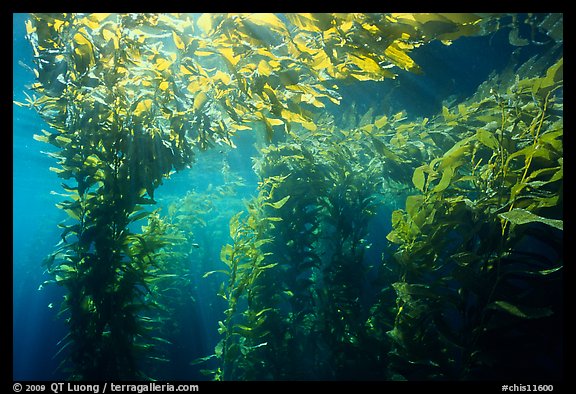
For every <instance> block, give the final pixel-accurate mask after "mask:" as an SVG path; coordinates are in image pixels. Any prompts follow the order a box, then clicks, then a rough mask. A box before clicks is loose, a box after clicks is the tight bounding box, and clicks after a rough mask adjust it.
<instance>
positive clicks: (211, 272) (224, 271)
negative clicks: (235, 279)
mask: <svg viewBox="0 0 576 394" xmlns="http://www.w3.org/2000/svg"><path fill="white" fill-rule="evenodd" d="M218 272H219V273H223V274H226V275H228V276H230V273H229V272H228V271H226V270H214V271H208V272H206V273H205V274H204V275H202V278H207V277H209V276H210V275H212V274H215V273H218Z"/></svg>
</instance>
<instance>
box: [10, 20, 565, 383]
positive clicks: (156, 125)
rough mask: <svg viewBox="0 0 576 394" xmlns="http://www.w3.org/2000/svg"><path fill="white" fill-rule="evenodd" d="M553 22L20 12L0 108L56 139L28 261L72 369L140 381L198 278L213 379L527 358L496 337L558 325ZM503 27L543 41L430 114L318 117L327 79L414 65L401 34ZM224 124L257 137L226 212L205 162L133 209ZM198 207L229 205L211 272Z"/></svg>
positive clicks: (475, 374)
mask: <svg viewBox="0 0 576 394" xmlns="http://www.w3.org/2000/svg"><path fill="white" fill-rule="evenodd" d="M561 25H562V15H561V14H530V15H526V16H523V17H519V16H517V15H508V14H456V13H455V14H442V13H426V14H405V13H398V14H393V13H392V14H355V13H347V14H320V13H309V14H282V15H281V14H266V13H263V14H201V15H189V14H32V15H31V17H30V20H29V21H27V23H26V31H27V38H28V40H29V41H30V43H31V45H32V49H33V56H34V62H35V69H33V72H34V73H35V77H36V82H35V83H34V84H32V86H31V89H32V90H33V91H34V92H35V94H33V95H32V96H28V100H27V102H26V103H25V104H23V103H17V104H19V105H27V106H29V107H31V108H34V109H35V110H36V111H37V112H38V113H39V114H40V116H41V117H42V119H43V120H44V121H45V122H46V123H47V124H48V125H49V126H50V129H49V130H42V131H41V132H40V133H38V134H36V135H35V136H34V138H35V139H36V140H38V141H41V142H46V143H49V144H51V145H53V146H54V147H56V148H57V149H56V151H55V152H54V153H50V154H49V155H50V156H51V157H52V158H54V159H56V160H57V165H56V166H55V167H52V168H51V169H52V170H53V171H54V172H56V173H57V175H58V176H59V177H60V178H62V179H64V180H66V181H65V182H66V183H62V187H63V189H64V192H65V193H66V194H63V196H64V197H65V200H63V201H61V202H59V203H58V204H57V207H58V208H59V209H61V210H63V211H64V212H66V213H67V214H68V216H69V218H68V220H67V221H65V222H63V223H62V224H60V225H59V226H60V227H61V228H62V233H61V239H62V240H61V242H60V243H59V245H57V247H56V250H55V251H54V253H52V254H51V255H50V256H49V257H48V259H47V261H46V266H47V268H48V272H49V273H50V274H52V275H53V278H54V280H53V281H54V282H56V283H57V284H59V285H61V286H63V287H65V289H66V291H67V293H66V296H65V301H64V303H63V305H62V311H61V312H62V313H65V314H66V315H67V316H68V318H67V322H68V324H69V327H70V334H69V335H68V336H67V337H66V338H65V339H64V340H63V342H62V344H61V345H62V348H61V349H62V350H61V351H62V352H63V353H65V354H67V357H66V359H65V361H67V363H66V364H67V365H68V366H69V367H70V376H71V378H74V379H92V380H98V379H105V380H109V379H147V378H148V376H147V375H146V374H145V372H144V369H146V368H145V367H144V366H143V364H142V363H141V360H142V359H143V357H144V356H143V354H147V355H148V357H149V358H150V360H154V361H161V360H165V361H167V362H171V361H173V360H170V359H169V357H167V356H166V354H167V353H169V349H170V348H173V345H172V343H173V340H174V339H175V338H177V337H178V336H179V335H180V336H182V335H185V334H182V332H183V330H185V328H184V327H181V326H177V325H172V326H168V325H167V324H166V321H167V320H169V319H170V318H174V316H175V315H177V313H178V310H183V309H185V308H186V307H187V305H188V304H187V303H188V302H191V299H192V297H193V295H191V293H192V292H193V291H194V286H196V285H197V283H198V282H197V279H202V277H203V278H208V279H207V280H216V279H215V278H222V281H221V285H220V286H219V289H216V288H215V289H214V293H218V295H219V296H220V297H221V298H222V300H223V301H224V302H225V303H226V309H225V310H224V313H223V317H222V319H221V321H220V322H219V325H218V328H217V330H218V332H219V334H220V335H221V340H220V341H219V342H218V343H217V345H216V346H215V349H214V354H213V355H208V356H206V357H204V358H201V359H199V360H197V361H198V362H201V361H207V360H211V361H212V362H218V363H219V364H218V366H217V367H216V368H215V369H214V370H212V371H211V373H212V376H213V377H214V378H215V379H217V380H239V379H242V380H253V379H256V380H265V379H282V380H286V379H380V380H381V379H401V378H403V379H409V380H411V379H478V378H483V377H486V376H489V377H490V376H492V377H493V376H494V375H493V374H491V373H490V371H489V369H490V368H496V369H498V370H500V371H502V375H501V376H502V377H504V376H506V377H509V376H508V375H505V374H506V373H511V374H512V376H516V375H514V374H516V373H518V371H519V370H520V369H521V368H527V367H529V364H530V363H531V362H532V361H534V356H533V355H534V354H538V352H535V353H532V355H531V354H524V353H522V356H524V355H525V356H526V357H523V358H524V359H525V360H524V361H523V363H520V364H519V366H510V365H509V364H510V363H511V361H510V359H509V358H508V356H507V355H506V352H512V351H518V349H520V346H519V344H520V343H529V344H530V346H531V349H538V350H542V351H543V352H545V351H546V349H545V347H546V344H547V343H548V342H546V343H545V341H543V340H542V338H540V336H539V335H537V333H538V329H539V328H541V327H542V326H545V325H546V324H549V325H550V327H552V328H551V329H553V330H557V325H558V320H559V318H558V316H559V311H558V304H557V303H555V301H556V300H557V299H558V297H559V294H557V293H555V292H554V291H553V289H554V287H555V285H556V284H557V283H558V281H559V280H561V276H562V269H561V266H562V264H561V260H562V252H561V248H560V247H559V245H560V246H561V244H562V240H561V231H562V228H563V221H562V220H563V218H562V215H563V211H562V181H563V140H562V138H563V123H562V116H563V106H562V102H563V95H562V92H563V60H562V58H561V55H558V53H559V52H561V51H560V50H561V45H562V32H561V28H559V26H561ZM504 28H505V29H507V34H508V36H507V37H508V40H509V42H510V43H511V44H512V45H515V46H519V47H526V46H530V45H532V44H533V43H538V44H546V43H545V41H548V42H549V43H550V46H552V47H553V50H552V51H551V52H550V53H552V54H553V55H554V56H556V57H555V58H553V60H552V62H550V59H546V61H544V60H542V59H540V58H532V59H529V60H528V61H527V62H526V63H524V65H522V66H520V67H517V68H514V67H510V68H508V70H506V72H507V73H508V74H507V75H508V76H509V75H513V77H512V78H504V77H501V79H498V76H494V78H492V79H490V80H488V81H486V82H485V83H484V84H483V85H481V86H480V87H479V89H478V92H477V93H476V94H475V95H474V96H472V97H471V98H469V99H468V100H466V101H463V102H460V103H456V104H453V105H452V104H447V103H446V104H445V105H444V106H443V108H442V110H441V112H440V113H438V114H436V115H435V116H431V117H430V118H424V119H421V118H420V119H412V118H409V117H408V115H407V113H406V112H405V111H401V112H398V113H396V114H394V113H382V112H377V111H379V110H377V109H374V108H370V109H369V110H368V111H367V112H365V113H364V115H362V116H359V114H358V113H356V111H355V109H354V107H352V106H350V107H349V109H350V111H348V112H346V111H342V113H340V114H338V116H337V117H336V116H331V115H329V114H328V112H329V111H327V109H328V107H332V106H335V105H339V104H340V102H341V101H342V97H341V95H340V93H339V92H338V89H337V86H338V85H337V84H336V82H337V81H347V82H359V81H382V80H384V79H387V78H395V77H396V76H397V74H398V73H405V72H408V73H416V74H418V73H421V72H422V71H423V70H422V69H421V67H420V66H419V65H418V64H417V63H416V62H415V61H414V60H413V58H412V57H411V56H410V54H411V52H412V51H414V50H416V48H418V47H421V46H424V45H427V44H429V43H432V42H435V41H440V42H442V43H443V44H445V45H449V44H450V43H451V42H452V41H454V40H457V39H459V38H460V37H466V36H480V35H485V34H491V33H493V32H496V31H498V30H499V29H504ZM527 30H529V31H530V34H527ZM36 95H39V97H37V96H36ZM351 112H353V113H351ZM241 130H253V131H255V133H257V134H259V135H258V140H259V141H260V144H259V152H258V157H257V158H255V160H254V171H255V172H256V175H257V176H258V178H259V181H260V182H259V184H258V189H257V195H256V196H255V197H254V198H253V199H251V200H250V201H248V202H247V206H246V209H245V212H242V211H240V212H238V213H237V214H234V215H232V212H231V209H232V207H233V208H234V209H239V207H238V205H239V204H223V205H220V206H218V209H216V208H214V207H215V206H216V205H214V204H216V202H217V201H218V199H219V198H220V197H231V196H233V193H234V192H235V190H236V187H237V186H238V185H239V184H240V183H239V182H240V181H239V180H238V179H235V178H234V177H233V176H232V172H231V171H230V168H229V167H227V164H226V163H224V162H223V161H222V162H220V164H218V165H220V166H221V167H222V172H223V174H224V176H225V178H226V179H225V185H223V186H220V187H218V188H216V189H215V190H211V191H208V190H206V191H205V192H203V193H196V192H189V193H188V194H187V195H186V196H185V197H184V198H182V199H179V200H178V201H177V202H174V203H173V204H172V205H170V206H169V207H168V209H167V212H166V214H164V215H162V214H161V211H159V210H154V211H152V212H149V211H148V210H146V209H145V207H146V206H148V205H151V204H155V203H156V200H157V197H156V196H155V191H156V190H157V188H158V187H159V186H160V185H161V184H162V183H163V182H164V181H165V179H168V178H170V176H171V175H172V174H173V172H174V171H182V170H184V169H187V168H189V167H191V166H192V164H193V163H194V161H195V158H196V155H197V154H200V153H202V151H205V150H207V149H209V148H211V147H214V146H216V145H222V146H224V145H225V146H227V147H230V148H231V149H233V148H235V147H236V143H235V141H237V140H236V139H235V137H236V135H237V134H238V132H239V131H241ZM193 170H194V169H193ZM398 196H401V197H406V198H405V205H404V209H398V210H395V211H394V212H392V213H391V217H390V219H391V220H390V222H391V225H392V230H391V231H390V232H388V234H387V235H386V236H385V237H384V235H380V237H381V239H382V241H384V240H386V241H388V242H389V243H390V250H387V251H386V253H382V261H380V258H378V264H377V265H378V266H375V265H374V264H366V262H365V255H366V254H367V251H368V250H369V248H370V246H371V245H370V242H369V241H368V239H369V236H372V239H374V237H375V235H374V234H369V228H370V224H371V219H372V218H374V217H375V216H376V214H377V212H378V210H379V209H380V208H382V207H384V206H385V205H386V199H388V198H394V199H395V200H397V199H398ZM226 202H228V200H226ZM236 202H238V201H236ZM224 205H227V207H226V208H225V207H224ZM213 211H218V214H219V215H221V216H218V218H219V219H218V220H221V219H222V217H224V216H227V217H231V220H230V222H229V236H230V240H229V241H228V243H226V244H225V246H223V248H222V249H221V251H220V253H219V255H220V260H221V261H222V262H223V264H224V265H223V266H222V267H221V268H216V269H213V268H214V267H212V266H210V268H208V265H207V264H206V265H204V264H205V263H206V262H205V260H207V258H197V259H196V260H195V257H198V256H196V255H195V254H196V253H197V251H198V250H203V249H202V245H201V243H200V242H199V241H198V240H197V239H196V238H195V235H196V234H197V233H199V232H201V231H204V229H205V228H207V227H209V226H210V225H209V223H210V222H209V219H208V218H209V217H210V214H211V212H213ZM144 220H146V221H147V222H146V224H145V225H143V226H140V231H138V230H137V228H138V226H137V224H140V223H142V222H143V221H144ZM536 231H538V234H537V235H536V234H535V232H536ZM212 236H213V237H215V236H218V237H219V238H221V239H220V241H222V242H223V243H225V242H226V241H225V238H226V237H227V235H226V236H225V235H223V234H222V232H216V233H214V234H212ZM534 239H537V240H538V242H539V243H541V244H542V248H543V249H544V250H545V253H542V252H540V251H534V250H532V249H531V248H530V247H529V243H530V242H531V241H532V240H534ZM391 254H393V256H394V258H393V260H392V259H391V258H389V256H390V255H391ZM191 260H194V263H191ZM380 263H381V264H380ZM190 265H192V267H190ZM510 327H513V330H510V329H509V328H510ZM497 333H498V335H497ZM502 333H505V335H504V336H502V338H503V339H499V338H500V336H499V335H501V334H502ZM553 346H557V343H553ZM144 364H145V363H144ZM534 365H537V364H534ZM151 370H153V369H151ZM518 376H520V375H518ZM541 376H546V374H543V375H541Z"/></svg>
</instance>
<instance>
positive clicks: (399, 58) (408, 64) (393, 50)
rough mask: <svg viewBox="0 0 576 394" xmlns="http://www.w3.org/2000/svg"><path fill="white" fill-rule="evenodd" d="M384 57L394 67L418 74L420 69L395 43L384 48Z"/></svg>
mask: <svg viewBox="0 0 576 394" xmlns="http://www.w3.org/2000/svg"><path fill="white" fill-rule="evenodd" d="M384 56H386V57H387V58H388V59H390V61H391V62H392V63H394V65H396V66H398V67H400V68H402V69H404V70H406V71H411V72H416V73H420V72H421V70H420V67H418V65H417V64H416V63H415V62H414V60H412V58H411V57H410V56H408V55H407V54H406V53H405V52H404V51H402V50H401V49H399V48H398V46H397V45H396V44H395V43H392V44H391V45H389V46H388V48H386V50H385V51H384Z"/></svg>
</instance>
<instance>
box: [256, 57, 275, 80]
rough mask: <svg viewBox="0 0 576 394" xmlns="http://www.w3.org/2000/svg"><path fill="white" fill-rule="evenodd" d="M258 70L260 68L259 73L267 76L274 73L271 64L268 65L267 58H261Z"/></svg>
mask: <svg viewBox="0 0 576 394" xmlns="http://www.w3.org/2000/svg"><path fill="white" fill-rule="evenodd" d="M257 70H258V74H259V75H262V76H265V77H268V76H270V74H272V72H273V71H274V70H273V69H272V67H270V66H269V65H268V62H267V61H266V60H260V62H259V63H258V68H257Z"/></svg>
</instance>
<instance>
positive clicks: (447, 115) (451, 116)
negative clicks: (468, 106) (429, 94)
mask: <svg viewBox="0 0 576 394" xmlns="http://www.w3.org/2000/svg"><path fill="white" fill-rule="evenodd" d="M442 116H443V117H444V120H445V121H447V122H448V121H451V120H454V119H456V118H457V117H458V116H457V115H454V114H451V113H450V110H449V109H448V107H446V106H445V105H443V106H442Z"/></svg>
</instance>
